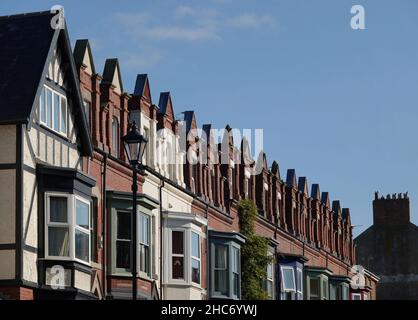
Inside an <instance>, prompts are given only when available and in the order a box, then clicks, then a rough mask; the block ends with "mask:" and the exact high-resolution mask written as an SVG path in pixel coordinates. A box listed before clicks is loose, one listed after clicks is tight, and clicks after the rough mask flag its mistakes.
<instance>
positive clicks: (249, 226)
mask: <svg viewBox="0 0 418 320" xmlns="http://www.w3.org/2000/svg"><path fill="white" fill-rule="evenodd" d="M238 214H239V218H240V232H241V233H242V234H243V235H244V236H245V237H246V238H247V240H246V242H245V244H244V245H243V246H242V247H241V272H242V278H241V279H242V280H241V291H242V298H243V299H244V300H266V299H267V293H266V291H265V290H264V288H263V283H264V281H265V280H266V277H267V265H268V263H269V262H270V261H271V257H270V256H269V255H268V244H269V242H268V239H266V238H264V237H261V236H258V235H256V234H255V231H254V229H255V225H254V224H255V220H256V219H257V214H258V213H257V207H256V206H255V204H254V202H252V201H251V200H248V199H246V200H242V201H240V203H239V204H238Z"/></svg>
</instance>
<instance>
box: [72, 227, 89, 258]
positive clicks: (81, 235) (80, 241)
mask: <svg viewBox="0 0 418 320" xmlns="http://www.w3.org/2000/svg"><path fill="white" fill-rule="evenodd" d="M89 244H90V239H89V234H88V233H85V232H82V231H80V230H75V257H76V258H77V259H80V260H83V261H86V262H89V261H90V257H89Z"/></svg>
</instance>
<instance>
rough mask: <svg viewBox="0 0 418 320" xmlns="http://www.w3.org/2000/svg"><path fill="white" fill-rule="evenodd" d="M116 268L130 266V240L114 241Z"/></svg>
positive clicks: (127, 267) (128, 267)
mask: <svg viewBox="0 0 418 320" xmlns="http://www.w3.org/2000/svg"><path fill="white" fill-rule="evenodd" d="M116 268H124V269H130V268H131V242H130V241H116Z"/></svg>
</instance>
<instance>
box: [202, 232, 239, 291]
mask: <svg viewBox="0 0 418 320" xmlns="http://www.w3.org/2000/svg"><path fill="white" fill-rule="evenodd" d="M210 236H211V239H210V240H211V247H210V265H211V270H210V274H211V276H210V278H211V288H212V289H211V298H224V299H225V298H226V299H228V298H229V299H239V298H240V297H241V244H243V243H245V239H244V238H243V237H242V236H240V235H239V234H235V233H223V232H216V231H210Z"/></svg>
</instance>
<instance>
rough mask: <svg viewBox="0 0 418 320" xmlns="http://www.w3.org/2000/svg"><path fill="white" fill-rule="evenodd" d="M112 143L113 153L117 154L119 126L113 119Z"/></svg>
mask: <svg viewBox="0 0 418 320" xmlns="http://www.w3.org/2000/svg"><path fill="white" fill-rule="evenodd" d="M112 141H113V146H112V147H113V152H114V153H116V154H119V126H118V120H117V119H116V118H113V123H112Z"/></svg>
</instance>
